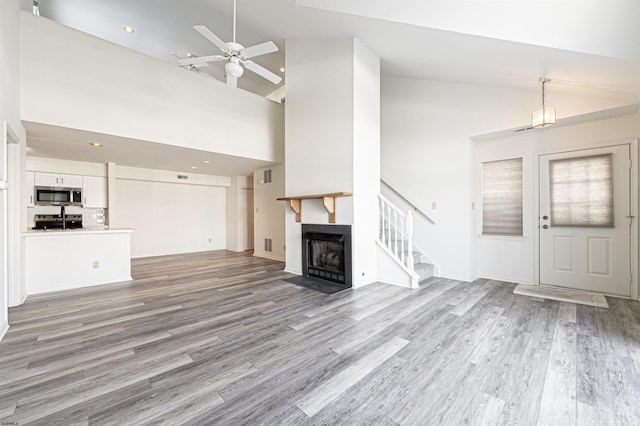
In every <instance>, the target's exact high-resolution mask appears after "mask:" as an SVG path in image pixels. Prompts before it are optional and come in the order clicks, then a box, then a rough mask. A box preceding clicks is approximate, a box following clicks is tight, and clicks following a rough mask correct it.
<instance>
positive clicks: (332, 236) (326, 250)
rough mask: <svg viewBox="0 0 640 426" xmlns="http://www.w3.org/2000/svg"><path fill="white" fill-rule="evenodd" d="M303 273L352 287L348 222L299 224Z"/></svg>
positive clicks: (349, 227) (349, 226)
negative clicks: (343, 223) (346, 223)
mask: <svg viewBox="0 0 640 426" xmlns="http://www.w3.org/2000/svg"><path fill="white" fill-rule="evenodd" d="M302 274H303V275H304V276H306V277H313V278H319V279H322V280H327V281H332V282H334V283H337V284H340V285H343V286H344V287H345V288H348V287H351V225H316V224H302Z"/></svg>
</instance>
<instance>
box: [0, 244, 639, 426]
mask: <svg viewBox="0 0 640 426" xmlns="http://www.w3.org/2000/svg"><path fill="white" fill-rule="evenodd" d="M282 268H283V264H282V263H279V262H274V261H270V260H266V259H261V258H257V257H253V256H252V255H251V253H231V252H226V251H215V252H206V253H196V254H188V255H180V256H165V257H156V258H146V259H137V260H134V261H133V264H132V271H133V276H134V281H132V282H127V283H118V284H109V285H105V286H99V287H92V288H84V289H79V290H73V291H65V292H58V293H51V294H47V295H39V296H33V297H29V299H28V300H27V302H26V303H25V304H24V305H23V306H20V307H17V308H12V309H11V310H10V312H9V321H10V324H11V328H10V329H9V332H8V333H7V335H6V336H5V338H4V340H3V341H2V342H0V421H2V422H4V423H3V424H19V425H26V424H42V425H58V424H59V425H82V424H91V425H94V424H95V425H141V424H167V425H180V424H192V425H207V424H216V425H259V424H265V425H325V424H326V425H328V424H344V425H361V424H375V425H429V424H433V425H457V424H470V425H494V424H495V425H501V424H515V425H536V424H541V425H572V424H573V425H590V424H594V425H614V424H619V425H638V424H640V303H638V302H635V301H629V300H622V299H614V298H608V301H609V304H610V309H602V308H596V307H591V306H583V305H575V304H572V303H566V302H556V301H549V300H541V299H535V298H529V297H526V296H519V295H514V294H513V289H514V287H515V285H514V284H510V283H503V282H498V281H488V280H477V281H476V282H473V283H464V282H459V281H453V280H446V279H431V280H430V281H428V282H427V283H426V284H425V285H423V286H422V287H421V288H420V289H416V290H409V289H405V288H400V287H394V286H389V285H383V284H373V285H370V286H366V287H364V288H361V289H358V290H354V291H347V292H341V293H339V294H336V295H332V296H327V295H324V294H321V293H317V292H314V291H313V290H309V289H306V288H303V287H298V286H295V285H293V284H289V283H287V282H285V281H283V279H285V278H289V277H291V276H292V275H291V274H287V273H285V272H283V271H282Z"/></svg>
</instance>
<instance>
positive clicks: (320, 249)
mask: <svg viewBox="0 0 640 426" xmlns="http://www.w3.org/2000/svg"><path fill="white" fill-rule="evenodd" d="M309 244H310V246H309V270H308V271H309V275H311V276H316V277H320V278H324V279H328V280H331V281H337V282H341V283H343V282H344V242H343V241H339V242H334V241H319V240H311V241H309Z"/></svg>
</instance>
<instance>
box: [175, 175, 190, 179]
mask: <svg viewBox="0 0 640 426" xmlns="http://www.w3.org/2000/svg"><path fill="white" fill-rule="evenodd" d="M178 179H185V180H186V179H189V176H187V175H178Z"/></svg>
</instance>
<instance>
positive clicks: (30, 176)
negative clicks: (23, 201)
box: [25, 172, 36, 207]
mask: <svg viewBox="0 0 640 426" xmlns="http://www.w3.org/2000/svg"><path fill="white" fill-rule="evenodd" d="M34 185H35V173H34V172H27V185H26V193H25V195H26V198H27V207H34V206H35V205H36V204H35V203H34V199H33V186H34Z"/></svg>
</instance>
